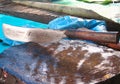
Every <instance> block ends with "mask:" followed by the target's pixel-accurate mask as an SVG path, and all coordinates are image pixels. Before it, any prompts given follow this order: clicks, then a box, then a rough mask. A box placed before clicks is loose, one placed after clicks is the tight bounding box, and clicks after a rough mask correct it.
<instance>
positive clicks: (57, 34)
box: [3, 24, 66, 43]
mask: <svg viewBox="0 0 120 84" xmlns="http://www.w3.org/2000/svg"><path fill="white" fill-rule="evenodd" d="M3 31H4V35H5V36H6V37H7V38H9V39H12V40H16V41H22V42H36V43H50V42H56V41H59V40H60V39H62V38H64V37H66V35H65V34H64V31H56V30H50V29H40V28H24V27H16V26H12V25H8V24H3Z"/></svg>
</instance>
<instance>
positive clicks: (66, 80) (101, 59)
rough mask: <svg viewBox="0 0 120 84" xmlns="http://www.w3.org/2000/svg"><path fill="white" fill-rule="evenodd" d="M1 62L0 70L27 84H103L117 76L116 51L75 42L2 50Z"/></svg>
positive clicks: (118, 61)
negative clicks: (2, 69)
mask: <svg viewBox="0 0 120 84" xmlns="http://www.w3.org/2000/svg"><path fill="white" fill-rule="evenodd" d="M1 59H2V60H1ZM1 59H0V64H1V65H3V66H1V65H0V67H1V68H4V69H5V70H6V71H8V72H9V73H10V72H13V73H11V74H12V75H14V76H16V77H18V78H19V79H21V80H22V81H24V82H25V83H27V84H42V83H45V84H95V83H98V84H102V83H99V82H101V81H104V80H106V79H109V78H111V77H113V76H115V75H118V74H119V73H120V66H119V64H120V52H119V51H115V50H112V49H110V48H107V47H103V46H99V45H96V44H91V43H87V42H83V41H78V40H61V41H60V42H58V43H53V44H48V45H46V44H45V45H44V44H41V45H40V44H36V43H26V44H23V45H19V46H15V47H11V48H10V49H7V50H5V51H4V52H3V53H2V54H1ZM13 64H14V65H13ZM33 65H34V66H33ZM15 73H16V74H15ZM117 78H119V76H118V77H117ZM116 80H117V79H114V80H110V81H111V82H110V83H109V84H116V83H115V82H116ZM33 82H34V83H33ZM117 82H120V80H117ZM105 84H107V83H105Z"/></svg>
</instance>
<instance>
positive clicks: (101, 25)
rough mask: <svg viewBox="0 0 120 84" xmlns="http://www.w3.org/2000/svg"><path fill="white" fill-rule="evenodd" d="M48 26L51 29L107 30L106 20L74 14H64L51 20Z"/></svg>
mask: <svg viewBox="0 0 120 84" xmlns="http://www.w3.org/2000/svg"><path fill="white" fill-rule="evenodd" d="M48 26H49V28H50V29H55V30H64V29H78V28H88V29H90V30H93V31H101V32H104V31H106V23H105V21H102V20H96V19H83V18H78V17H73V16H63V17H59V18H56V19H54V20H52V21H50V22H49V24H48Z"/></svg>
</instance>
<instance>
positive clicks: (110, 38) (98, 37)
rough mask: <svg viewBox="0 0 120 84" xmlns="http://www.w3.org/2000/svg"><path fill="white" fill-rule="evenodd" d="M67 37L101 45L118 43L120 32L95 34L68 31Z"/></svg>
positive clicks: (91, 32)
mask: <svg viewBox="0 0 120 84" xmlns="http://www.w3.org/2000/svg"><path fill="white" fill-rule="evenodd" d="M65 35H67V37H69V38H77V39H83V40H91V41H94V42H99V43H118V42H119V36H120V34H119V32H93V31H81V30H66V31H65Z"/></svg>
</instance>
